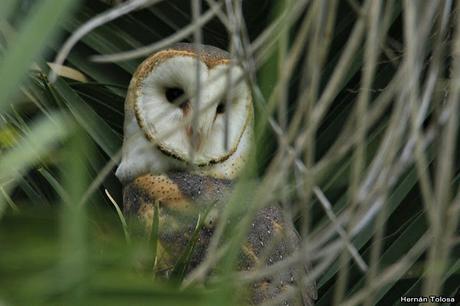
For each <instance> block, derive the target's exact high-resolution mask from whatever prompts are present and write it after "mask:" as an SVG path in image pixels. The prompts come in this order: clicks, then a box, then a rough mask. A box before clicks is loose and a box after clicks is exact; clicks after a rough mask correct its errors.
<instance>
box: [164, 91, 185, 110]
mask: <svg viewBox="0 0 460 306" xmlns="http://www.w3.org/2000/svg"><path fill="white" fill-rule="evenodd" d="M184 94H185V92H184V90H183V89H182V88H179V87H168V88H166V90H165V96H166V100H168V102H170V103H177V102H179V101H178V100H179V99H181V98H182V97H183V96H184ZM180 102H181V103H180V104H179V105H178V106H179V107H184V106H185V105H186V104H187V100H184V101H180Z"/></svg>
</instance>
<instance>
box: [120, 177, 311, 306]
mask: <svg viewBox="0 0 460 306" xmlns="http://www.w3.org/2000/svg"><path fill="white" fill-rule="evenodd" d="M232 187H233V184H232V182H231V181H229V180H224V179H216V178H212V177H207V176H199V175H193V174H189V173H186V172H175V173H171V174H168V175H159V176H154V175H144V176H142V177H139V178H137V179H135V180H134V181H133V182H132V183H130V184H128V185H127V186H126V187H125V189H124V203H125V206H124V211H125V214H127V215H135V216H137V217H138V218H139V219H140V221H141V222H142V223H144V225H145V227H146V229H147V230H146V233H150V227H151V223H152V220H153V203H155V202H156V201H159V209H160V210H159V216H160V217H159V228H160V233H159V243H160V245H161V249H162V250H164V253H163V254H162V256H161V258H159V266H158V268H159V271H161V273H163V274H164V275H168V274H169V272H170V271H171V269H172V267H174V265H175V264H176V261H177V259H178V258H179V257H180V256H181V255H182V254H183V252H184V251H185V249H186V247H187V244H188V241H189V240H190V239H191V237H192V234H193V232H194V229H195V226H196V223H197V218H198V217H197V216H198V214H200V213H201V214H203V213H204V212H205V211H206V210H207V209H209V206H210V205H212V207H213V208H214V209H217V210H218V212H219V211H220V210H221V209H223V206H224V205H225V203H226V198H227V196H228V194H229V193H230V192H231V191H232ZM217 222H218V220H217V219H215V218H211V219H210V220H208V222H206V223H205V224H204V225H203V226H202V227H201V228H200V230H199V238H198V243H197V244H196V245H195V248H194V252H193V253H192V256H191V258H190V262H189V267H188V271H190V270H191V269H193V268H194V267H196V266H197V265H198V264H199V263H200V262H201V261H202V259H203V258H204V256H205V252H206V247H207V246H208V244H209V242H210V240H211V238H212V235H213V233H214V228H215V225H216V224H217ZM298 243H299V237H298V234H297V233H296V231H295V230H294V228H293V227H292V225H290V224H286V222H285V219H284V216H283V215H282V210H281V209H280V208H279V207H278V206H277V205H272V206H269V207H266V208H263V209H261V210H259V211H258V212H257V213H256V215H255V217H254V219H253V221H252V223H251V226H250V228H249V231H248V235H247V239H246V242H245V243H244V245H243V246H242V247H241V253H240V256H239V261H238V267H239V269H241V270H252V269H253V268H254V267H256V266H265V265H266V266H269V265H272V264H274V263H276V262H278V261H280V260H283V259H284V258H286V257H288V256H289V255H290V254H291V253H292V252H293V251H294V250H295V249H296V248H297V247H298ZM262 255H264V256H265V257H266V258H265V262H262V263H261V262H260V258H261V257H262ZM306 272H307V269H306V267H303V268H301V269H300V270H299V269H295V268H292V267H291V268H289V269H286V270H284V271H282V272H281V273H276V275H273V276H269V277H265V278H264V279H262V280H260V281H257V282H255V283H254V284H253V285H252V286H251V288H250V303H251V304H253V305H257V304H260V303H262V302H263V301H266V300H268V299H272V298H276V296H277V295H279V294H282V293H284V292H286V290H288V288H289V287H293V288H294V287H296V286H298V284H297V280H298V279H299V275H300V276H304V275H305V273H306ZM314 298H316V289H315V288H314V286H312V285H310V286H307V287H306V288H304V289H303V290H301V292H300V294H297V295H295V296H294V297H293V298H291V299H289V300H286V301H283V303H284V302H286V303H287V304H282V305H293V306H295V305H313V300H314Z"/></svg>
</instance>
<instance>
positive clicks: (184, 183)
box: [123, 172, 232, 271]
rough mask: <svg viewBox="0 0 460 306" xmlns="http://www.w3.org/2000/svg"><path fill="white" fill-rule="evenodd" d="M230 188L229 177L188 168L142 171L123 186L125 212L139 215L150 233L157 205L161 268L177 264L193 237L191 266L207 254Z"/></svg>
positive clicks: (147, 233) (129, 214)
mask: <svg viewBox="0 0 460 306" xmlns="http://www.w3.org/2000/svg"><path fill="white" fill-rule="evenodd" d="M231 188H232V182H231V181H229V180H224V179H216V178H212V177H207V176H199V175H194V174H189V173H185V172H176V173H171V174H167V175H151V174H148V175H143V176H140V177H138V178H136V179H135V180H133V181H132V182H131V183H129V184H128V185H126V186H125V187H124V190H123V202H124V212H125V214H126V215H128V216H134V217H135V219H138V220H139V221H140V223H141V225H142V228H144V229H145V232H144V233H143V235H145V236H148V235H150V233H151V228H152V223H153V220H154V218H153V217H154V211H155V209H154V207H155V205H158V221H159V222H158V223H159V224H158V229H159V232H158V246H159V249H160V250H161V254H160V256H159V269H162V270H165V271H167V270H168V268H169V267H172V266H174V264H175V261H177V259H178V258H180V257H181V256H182V255H183V254H184V252H186V250H187V249H188V247H189V245H190V243H191V242H192V241H193V243H194V248H193V249H194V251H193V254H192V255H191V258H190V259H189V265H190V268H192V267H193V266H195V265H196V264H198V263H199V262H200V260H201V259H202V257H203V256H204V252H205V251H206V246H207V245H208V243H209V240H210V239H211V237H212V234H213V233H214V225H215V224H216V223H217V217H218V215H219V211H220V210H221V208H222V206H223V205H224V202H225V201H224V199H225V198H226V196H227V194H228V193H229V191H230V190H231ZM194 237H195V238H194Z"/></svg>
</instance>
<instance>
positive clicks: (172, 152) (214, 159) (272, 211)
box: [117, 44, 316, 306]
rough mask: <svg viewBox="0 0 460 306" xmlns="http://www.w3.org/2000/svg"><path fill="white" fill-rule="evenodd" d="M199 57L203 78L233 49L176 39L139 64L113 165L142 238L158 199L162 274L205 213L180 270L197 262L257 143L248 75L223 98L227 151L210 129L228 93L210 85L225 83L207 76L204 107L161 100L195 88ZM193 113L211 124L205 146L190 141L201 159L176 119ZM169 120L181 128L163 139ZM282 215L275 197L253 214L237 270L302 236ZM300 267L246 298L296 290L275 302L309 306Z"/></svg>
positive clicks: (256, 300)
mask: <svg viewBox="0 0 460 306" xmlns="http://www.w3.org/2000/svg"><path fill="white" fill-rule="evenodd" d="M197 58H198V59H199V61H200V62H201V63H202V64H203V65H204V66H203V67H202V69H203V71H204V73H205V74H209V75H214V74H216V73H217V72H218V71H220V70H222V69H223V67H225V65H228V63H229V54H228V53H227V52H225V51H223V50H220V49H218V48H215V47H212V46H201V47H200V48H199V49H198V50H196V49H195V47H194V46H193V45H191V44H176V45H174V46H172V47H171V48H167V49H165V50H162V51H159V52H157V53H155V54H153V55H152V56H150V57H149V58H147V59H146V60H145V61H144V62H143V63H142V64H141V65H140V66H139V68H138V69H137V71H136V72H135V74H134V75H133V78H132V80H131V83H130V87H129V90H128V95H127V98H126V102H125V129H124V134H125V135H124V137H125V138H124V143H123V157H122V162H121V164H120V166H119V167H118V169H117V176H118V177H119V179H120V180H121V181H122V183H123V185H124V188H123V203H124V213H125V214H126V215H131V216H135V219H138V220H139V221H140V222H141V223H142V224H143V226H144V229H145V230H144V231H143V233H144V235H146V236H148V235H149V234H150V233H151V227H152V222H153V215H154V211H155V210H154V207H155V205H156V204H158V211H159V215H158V220H159V232H158V240H159V241H158V243H159V245H158V246H159V248H158V249H159V252H158V262H157V263H158V264H157V268H158V271H156V272H157V273H159V274H162V275H164V276H166V277H167V276H168V275H169V274H170V272H171V271H172V269H173V267H174V266H175V264H176V263H177V260H178V258H180V256H181V255H182V254H183V253H184V251H185V250H186V248H187V247H188V245H189V242H190V240H191V239H192V236H193V234H194V232H195V228H196V226H197V222H198V220H199V216H200V217H203V218H204V222H203V223H202V224H201V227H200V228H199V231H198V239H197V243H196V244H195V246H194V249H193V252H192V254H191V257H190V260H189V262H188V267H187V271H186V272H188V271H190V270H191V269H193V268H194V267H196V266H197V265H198V264H199V263H200V262H201V261H202V260H203V258H204V256H205V253H206V250H207V246H208V245H209V242H210V240H211V239H212V236H213V234H214V230H215V226H216V224H218V222H219V215H220V212H221V211H222V209H223V208H224V206H225V205H226V203H227V199H228V196H229V194H230V193H231V192H232V190H233V183H234V180H235V179H237V178H238V174H239V173H240V172H241V170H242V168H243V167H244V164H245V162H246V160H247V158H248V154H249V148H250V145H251V144H252V142H253V141H252V137H253V135H252V134H253V106H252V100H251V96H250V91H249V87H248V86H247V84H245V83H244V82H243V83H242V84H240V85H237V86H236V87H237V90H236V94H235V96H234V97H233V98H232V99H234V100H232V102H231V103H233V104H229V105H230V106H231V109H233V110H232V112H233V113H234V114H233V117H230V136H229V137H230V138H231V141H230V147H229V148H224V147H219V146H222V144H223V142H222V139H223V138H222V137H221V134H216V133H214V131H212V129H217V130H219V129H220V131H223V130H222V127H223V125H222V122H223V121H222V117H219V113H218V112H217V110H216V109H217V105H213V104H211V103H210V101H212V99H215V98H216V97H217V96H219V94H220V95H221V96H222V92H223V91H225V88H213V86H224V87H225V86H226V85H223V84H226V83H222V82H220V83H212V81H211V82H210V84H211V85H209V84H208V85H209V87H211V88H205V89H204V93H203V95H204V100H205V104H206V103H208V106H209V108H210V109H207V110H204V109H198V110H197V109H193V106H194V104H193V103H190V102H189V103H190V105H189V106H188V107H187V108H184V109H182V110H181V109H179V108H177V106H174V105H171V104H168V102H166V101H164V100H165V99H164V97H162V95H163V93H164V90H163V89H162V88H168V87H180V88H181V89H183V90H184V91H189V90H190V88H193V87H194V86H195V84H193V82H194V81H193V76H194V74H193V73H194V71H195V70H194V67H195V64H196V59H197ZM190 59H193V60H190ZM165 65H166V66H165ZM168 69H173V70H174V71H169V70H168ZM200 69H201V68H200ZM219 69H220V70H219ZM237 69H240V68H237ZM190 71H193V73H191V72H190ZM216 71H217V72H216ZM222 71H224V70H222ZM239 73H241V71H240V72H239ZM149 82H150V83H151V82H153V83H155V82H157V83H158V84H157V83H155V84H150V83H149ZM168 82H171V84H169V83H168ZM216 92H217V93H216ZM150 94H151V95H152V96H149V95H150ZM213 95H214V96H213ZM216 95H217V96H216ZM212 97H214V98H212ZM190 99H191V100H192V99H193V98H190ZM206 101H207V102H206ZM234 105H236V106H234ZM155 107H158V108H160V109H162V110H168V111H169V112H172V115H171V114H170V115H168V116H169V117H166V119H165V118H164V115H163V117H161V116H160V117H159V118H156V117H155V116H153V115H155V112H156V111H157V109H156V108H155ZM191 112H192V113H193V112H200V114H201V112H202V115H203V118H201V119H200V120H201V121H200V122H199V123H198V127H200V126H205V127H206V128H209V127H211V131H210V132H209V133H207V132H206V131H207V130H206V128H203V131H205V132H203V133H202V135H201V136H203V137H209V139H203V141H204V142H203V143H204V145H203V147H202V148H199V147H198V148H196V152H195V154H192V155H191V156H193V155H195V157H196V156H198V158H197V159H196V158H195V159H194V158H192V157H190V158H189V156H188V155H187V154H185V153H184V152H186V153H188V152H189V151H187V150H189V148H193V150H195V148H194V146H193V144H192V140H191V139H190V138H188V137H189V136H190V135H189V133H188V129H190V128H191V126H186V127H185V129H184V130H182V129H183V128H184V127H183V126H182V125H180V124H181V123H182V122H183V121H184V120H186V119H187V118H188V119H190V116H191ZM232 112H230V114H231V113H232ZM200 116H201V115H200ZM152 118H154V119H152ZM212 118H214V119H212ZM155 120H159V121H158V122H156V121H155ZM161 120H163V121H162V122H161ZM210 120H213V121H210ZM169 125H171V126H172V127H175V126H176V125H177V130H178V131H179V133H182V134H180V135H179V136H177V137H176V138H173V139H172V140H170V139H167V140H166V139H163V138H162V137H161V133H162V132H163V131H159V130H158V129H163V128H168V127H169ZM222 135H223V134H222ZM206 142H207V143H206ZM201 220H203V219H201ZM285 220H286V219H285V217H284V216H283V214H282V210H281V209H280V207H278V206H277V205H276V204H274V205H272V206H269V207H265V208H263V209H261V210H259V211H257V212H256V214H255V216H254V218H253V220H252V223H251V227H250V228H249V230H248V234H247V239H246V241H245V243H244V244H243V245H242V246H241V249H240V256H239V259H238V268H239V269H240V270H252V269H254V268H257V267H259V266H269V265H272V264H274V263H276V262H278V261H280V260H283V258H286V257H287V256H289V255H290V254H291V253H292V252H293V251H294V250H295V249H296V248H297V247H298V244H299V236H298V234H297V232H296V231H295V229H294V227H293V226H292V224H290V223H287V222H286V221H285ZM262 260H263V262H261V261H262ZM305 273H307V271H306V269H305V267H303V266H302V267H300V268H293V267H291V268H289V269H286V270H284V271H282V272H281V273H276V275H272V276H268V277H265V278H263V279H262V280H259V281H256V282H255V283H253V284H252V285H251V286H250V288H249V301H248V302H249V303H250V304H252V305H257V304H260V303H262V302H266V301H268V300H271V299H273V298H277V297H279V295H280V294H283V293H284V292H285V291H286V290H289V288H290V287H292V288H298V291H297V292H296V294H295V295H294V296H293V297H292V298H290V299H289V300H283V301H281V304H280V305H292V306H300V305H312V304H313V300H314V299H315V297H316V289H315V288H314V286H311V285H303V284H298V283H297V282H298V280H299V279H300V278H302V277H303V276H304V275H305Z"/></svg>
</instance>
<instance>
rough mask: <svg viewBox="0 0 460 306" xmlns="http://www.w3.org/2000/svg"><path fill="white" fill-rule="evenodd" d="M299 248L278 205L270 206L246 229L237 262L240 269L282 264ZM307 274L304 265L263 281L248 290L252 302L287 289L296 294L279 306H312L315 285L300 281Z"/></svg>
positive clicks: (314, 296) (257, 302)
mask: <svg viewBox="0 0 460 306" xmlns="http://www.w3.org/2000/svg"><path fill="white" fill-rule="evenodd" d="M299 246H300V237H299V234H298V233H297V231H296V230H295V228H294V227H293V225H292V224H290V223H289V224H288V223H287V222H285V218H284V217H283V214H282V210H281V209H280V207H278V206H275V205H274V206H269V207H266V208H263V209H261V210H260V211H258V212H257V214H256V216H255V218H254V219H253V222H252V224H251V227H250V229H249V233H248V237H247V241H246V244H245V245H244V246H243V249H242V256H241V259H240V263H239V264H240V269H241V270H251V269H253V268H256V267H262V268H263V267H264V266H270V265H272V264H274V263H276V262H278V261H282V260H283V259H285V258H286V257H288V256H289V255H290V254H292V253H293V252H294V251H295V250H296V249H297V248H298V247H299ZM307 273H308V267H307V266H305V265H301V266H297V267H294V266H291V267H289V268H286V269H284V270H282V271H278V272H276V274H273V275H270V276H268V277H265V278H263V279H262V280H260V281H257V282H256V283H254V284H253V285H252V287H251V303H252V304H255V305H257V304H260V303H262V302H263V301H267V300H271V299H276V298H277V297H278V296H279V295H282V294H284V293H286V292H287V291H288V290H290V289H297V292H298V293H299V294H295V295H294V296H292V298H289V299H286V300H283V301H282V302H280V305H295V306H300V305H304V306H307V305H313V304H314V300H316V298H317V290H316V285H315V283H314V282H312V283H309V284H302V283H301V282H300V280H301V279H302V278H304V277H305V276H306V275H307Z"/></svg>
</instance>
